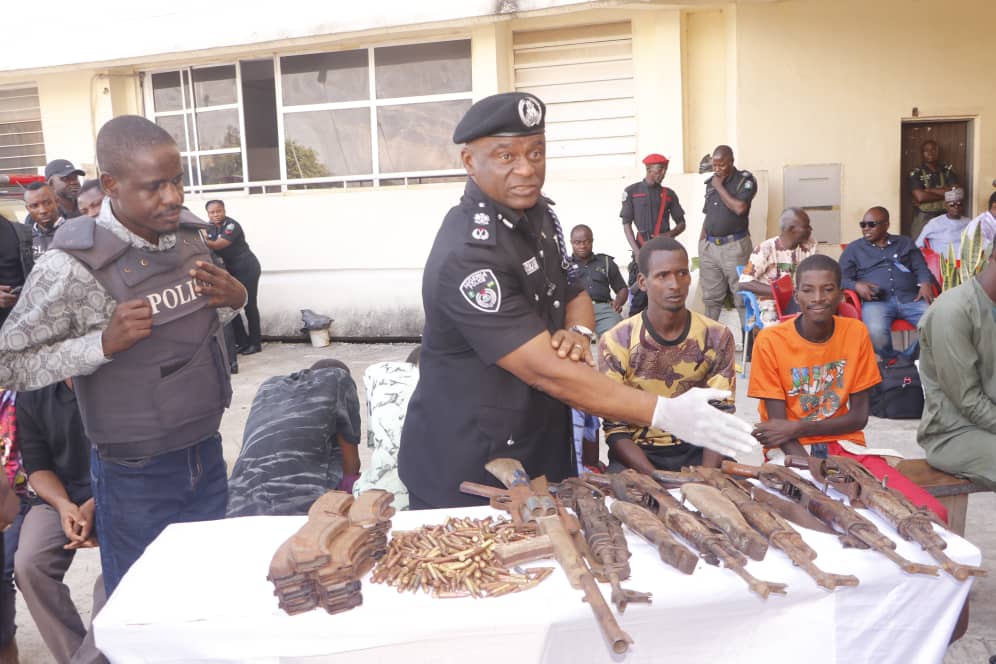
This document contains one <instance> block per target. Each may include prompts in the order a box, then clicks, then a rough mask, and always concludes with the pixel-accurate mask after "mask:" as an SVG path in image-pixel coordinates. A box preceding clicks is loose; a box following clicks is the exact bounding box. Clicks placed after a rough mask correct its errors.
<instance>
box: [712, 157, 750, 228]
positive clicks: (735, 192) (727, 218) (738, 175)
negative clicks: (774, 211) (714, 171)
mask: <svg viewBox="0 0 996 664" xmlns="http://www.w3.org/2000/svg"><path fill="white" fill-rule="evenodd" d="M723 187H725V188H726V191H728V192H730V195H731V196H733V197H734V198H736V199H737V200H740V201H745V202H746V203H747V211H746V212H744V214H742V215H738V214H736V213H734V212H733V210H731V209H730V208H728V207H726V205H725V204H724V203H723V199H722V198H720V197H719V192H717V191H716V189H715V187H713V186H712V184H711V181H710V180H707V181H706V192H705V206H703V208H702V212H703V213H704V214H705V222H704V224H705V232H706V234H707V235H712V236H714V237H722V236H724V235H733V234H734V233H746V232H747V230H748V228H749V226H750V222H749V220H748V219H747V215H748V214H749V213H750V202H751V201H752V200H754V196H755V195H756V194H757V181H756V180H755V179H754V176H753V175H751V174H750V171H738V170H736V169H734V170H733V172H732V173H731V174H730V175H729V176H728V177H727V178H726V179H725V180H723Z"/></svg>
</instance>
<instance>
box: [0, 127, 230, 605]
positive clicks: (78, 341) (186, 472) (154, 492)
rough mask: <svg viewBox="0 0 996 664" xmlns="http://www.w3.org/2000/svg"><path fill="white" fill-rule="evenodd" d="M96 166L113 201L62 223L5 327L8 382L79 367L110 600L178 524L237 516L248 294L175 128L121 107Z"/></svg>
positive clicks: (19, 383)
mask: <svg viewBox="0 0 996 664" xmlns="http://www.w3.org/2000/svg"><path fill="white" fill-rule="evenodd" d="M97 161H98V163H99V166H100V171H101V173H100V181H101V186H102V187H103V189H104V191H105V192H106V193H107V197H108V198H109V199H110V201H109V203H110V204H109V205H105V206H103V207H102V209H101V212H100V213H99V214H98V215H97V217H96V219H94V218H92V217H80V218H78V219H76V220H75V221H74V222H73V223H72V224H67V225H65V226H64V227H63V228H61V229H60V230H59V232H57V233H56V236H55V238H54V241H53V243H52V245H51V247H50V249H49V251H47V252H46V253H45V254H44V255H43V256H42V257H41V258H39V260H38V262H37V263H36V265H35V268H34V270H33V271H32V272H31V275H30V276H29V278H28V281H27V282H26V283H25V285H24V290H23V293H22V295H21V297H20V299H19V301H18V303H17V304H16V305H15V307H14V309H13V310H12V311H11V314H10V317H9V318H8V320H7V323H6V324H5V325H4V327H3V330H2V332H0V384H2V385H5V386H8V387H12V388H15V389H19V390H21V389H35V388H38V387H42V386H45V385H50V384H52V383H55V382H57V381H61V380H64V379H66V378H69V377H72V378H73V385H74V388H75V390H76V396H77V399H78V402H79V407H80V414H81V416H82V418H83V425H84V428H85V430H86V434H87V437H88V438H89V439H90V441H91V442H92V443H93V448H92V452H91V458H90V465H91V474H92V478H93V497H94V502H95V507H96V519H97V536H98V539H99V541H100V558H101V564H102V567H103V573H104V585H105V587H106V590H107V594H108V596H110V595H111V593H112V592H113V591H114V588H115V587H116V586H117V584H118V582H119V581H120V580H121V577H122V576H124V574H125V572H126V571H127V570H128V568H129V567H130V566H131V565H132V563H134V562H135V560H137V559H138V557H139V556H140V555H141V554H142V552H143V551H144V550H145V547H146V546H147V545H148V544H149V543H150V542H152V540H153V539H155V537H156V536H157V535H158V534H159V533H160V532H161V531H162V530H163V529H164V528H165V527H166V526H167V525H169V524H171V523H176V522H182V521H200V520H208V519H219V518H222V517H224V515H225V507H226V504H227V500H228V486H227V480H226V477H225V462H224V459H223V457H222V448H221V436H220V435H219V434H218V424H219V423H220V421H221V415H222V413H223V412H224V410H225V408H226V407H227V406H228V403H229V401H230V398H231V383H230V380H229V376H228V362H227V360H226V359H225V348H224V340H223V336H222V335H221V334H220V333H219V330H220V329H221V325H222V324H223V323H224V322H225V321H227V320H228V319H229V318H231V317H232V315H233V310H234V309H238V308H241V307H242V306H244V304H245V301H246V290H245V288H244V287H243V286H242V285H241V284H240V283H239V282H238V281H236V280H235V279H234V278H233V277H232V276H230V275H229V274H228V273H227V272H226V271H225V270H223V269H221V268H218V267H216V266H215V265H214V264H212V262H211V257H210V253H209V250H208V248H207V246H206V245H205V244H204V240H203V239H202V237H201V234H200V230H201V229H206V228H207V224H205V223H204V222H201V221H200V220H198V219H197V218H196V217H194V216H193V215H191V214H190V213H189V212H187V211H186V210H183V208H182V206H183V168H182V165H181V160H180V153H179V150H178V149H177V146H176V143H175V142H174V140H173V139H172V138H171V137H170V135H169V134H168V133H167V132H165V131H164V130H163V129H161V128H160V127H158V126H157V125H155V124H154V123H152V122H150V121H149V120H146V119H145V118H142V117H139V116H129V115H125V116H120V117H116V118H114V119H112V120H110V121H109V122H107V124H105V125H104V126H103V127H102V128H101V130H100V132H99V133H98V134H97Z"/></svg>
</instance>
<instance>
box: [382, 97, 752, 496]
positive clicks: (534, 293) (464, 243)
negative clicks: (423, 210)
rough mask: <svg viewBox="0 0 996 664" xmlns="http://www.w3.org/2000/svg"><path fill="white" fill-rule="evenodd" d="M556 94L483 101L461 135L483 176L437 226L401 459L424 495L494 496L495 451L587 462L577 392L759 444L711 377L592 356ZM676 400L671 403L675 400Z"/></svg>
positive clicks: (711, 436)
mask: <svg viewBox="0 0 996 664" xmlns="http://www.w3.org/2000/svg"><path fill="white" fill-rule="evenodd" d="M545 113H546V109H545V107H544V105H543V103H542V102H541V101H540V100H539V99H537V98H536V97H534V96H533V95H530V94H526V93H519V92H513V93H503V94H498V95H493V96H490V97H486V98H484V99H482V100H480V101H479V102H477V103H476V104H474V105H473V106H472V107H471V108H470V110H468V111H467V114H466V115H465V116H464V117H463V119H462V120H461V121H460V123H459V124H458V125H457V128H456V130H455V131H454V134H453V140H454V142H456V143H463V144H465V145H464V147H463V149H462V151H461V159H462V161H463V165H464V167H465V169H466V170H467V173H468V175H469V176H470V178H469V179H468V181H467V185H466V189H465V191H464V195H463V197H462V199H461V200H460V204H459V205H457V206H456V207H454V208H452V209H451V210H450V211H449V213H448V214H447V215H446V218H445V219H444V220H443V223H442V226H441V228H440V229H439V232H438V234H437V235H436V239H435V242H434V244H433V248H432V251H431V252H430V254H429V258H428V261H427V262H426V266H425V271H424V273H423V277H422V300H423V306H424V308H425V330H424V332H423V337H422V354H421V358H420V363H419V382H418V385H417V387H416V388H415V393H414V394H413V395H412V398H411V401H410V402H409V405H408V413H407V416H406V418H405V425H404V429H403V431H402V434H401V447H400V451H399V457H398V463H399V471H400V475H401V480H402V481H403V482H404V483H405V485H406V486H407V487H408V490H409V492H410V501H411V506H412V508H413V509H420V508H428V507H449V506H457V505H474V504H481V503H482V502H483V501H482V499H480V498H475V497H473V496H469V495H466V494H462V493H460V490H459V485H460V482H462V481H464V480H471V481H475V482H481V483H485V484H491V485H493V486H497V485H498V483H497V480H495V478H493V477H491V475H490V474H489V473H488V472H487V471H486V470H485V469H484V464H485V463H487V461H489V460H490V459H493V458H497V457H512V458H515V459H518V460H519V461H521V462H522V464H523V466H524V467H525V469H526V472H527V473H529V474H530V475H531V476H535V475H546V476H547V478H548V479H549V480H551V481H554V482H556V481H559V480H561V479H563V478H565V477H568V476H570V475H573V474H575V472H576V465H575V460H574V450H573V440H572V430H571V420H570V409H569V407H568V406H567V403H569V404H570V405H572V406H575V407H578V408H581V409H583V410H585V411H588V412H593V413H595V414H598V415H603V416H608V417H612V418H614V419H618V420H623V421H631V422H636V423H640V424H643V425H648V424H651V423H657V425H659V426H661V427H663V428H667V429H668V430H669V431H675V427H677V428H678V429H680V431H681V432H682V433H679V434H677V435H680V436H681V437H682V438H683V439H686V440H693V441H697V442H699V443H700V444H703V445H708V446H710V447H713V448H717V447H718V448H721V449H723V450H725V451H726V452H725V453H730V452H733V451H735V449H741V450H747V449H752V448H753V446H752V443H751V439H750V437H749V431H750V426H749V425H747V424H746V423H745V422H742V421H740V420H737V419H736V418H735V417H733V416H729V415H726V414H723V413H719V412H718V411H716V410H712V409H711V406H709V405H708V399H716V398H728V397H729V393H726V392H722V391H719V390H701V391H696V392H695V393H689V394H692V397H691V398H689V399H684V396H685V395H682V397H680V398H678V399H659V398H657V397H655V396H654V395H652V394H649V393H646V392H641V391H639V390H635V389H632V388H628V387H624V386H622V385H619V384H618V383H615V382H613V381H612V380H611V379H609V378H607V377H605V376H602V375H601V374H599V373H597V372H595V371H594V370H592V366H593V365H594V361H593V360H592V358H591V354H590V345H589V342H590V336H591V330H590V328H591V326H592V325H593V314H592V305H591V299H590V298H589V297H588V294H587V293H586V292H585V291H584V289H583V288H581V286H580V285H579V284H578V283H577V282H576V281H575V280H574V279H573V276H574V275H569V272H568V269H569V262H568V260H567V249H566V246H565V242H564V238H563V233H562V229H561V227H560V223H559V221H557V218H556V215H555V214H554V213H553V209H552V201H550V200H549V199H546V198H544V197H543V196H542V195H541V193H540V191H541V189H542V187H543V183H544V181H545V177H546V152H545V150H546V139H545V134H544V116H545ZM663 402H670V403H663Z"/></svg>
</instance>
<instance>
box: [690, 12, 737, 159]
mask: <svg viewBox="0 0 996 664" xmlns="http://www.w3.org/2000/svg"><path fill="white" fill-rule="evenodd" d="M683 37H684V39H683V42H682V43H683V44H684V59H683V67H684V81H685V90H684V96H683V100H684V114H685V135H684V139H685V160H684V167H685V172H686V173H694V172H696V171H697V170H698V167H699V160H700V159H701V158H702V155H706V154H710V153H711V152H712V150H713V148H715V147H716V146H717V145H720V144H723V143H727V142H728V141H729V140H730V137H729V136H728V135H727V116H728V108H727V106H728V100H727V83H726V81H727V78H728V74H729V72H728V70H727V61H726V60H727V58H726V53H727V50H728V44H727V41H728V40H727V38H726V21H725V12H724V10H722V9H715V10H710V11H701V12H688V13H687V14H685V17H684V35H683Z"/></svg>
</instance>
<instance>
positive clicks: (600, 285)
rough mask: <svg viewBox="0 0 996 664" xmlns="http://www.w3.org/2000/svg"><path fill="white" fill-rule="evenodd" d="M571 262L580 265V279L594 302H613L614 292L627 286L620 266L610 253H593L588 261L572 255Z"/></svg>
mask: <svg viewBox="0 0 996 664" xmlns="http://www.w3.org/2000/svg"><path fill="white" fill-rule="evenodd" d="M571 262H572V263H574V264H575V265H577V266H578V275H579V280H580V282H581V285H583V286H584V288H585V290H587V291H588V295H589V296H591V300H592V302H611V301H612V294H613V293H618V292H619V291H621V290H622V289H623V288H626V280H625V279H623V277H622V274H620V273H619V266H618V265H616V262H615V261H614V260H612V256H609V255H608V254H592V256H591V258H589V259H588V262H587V263H585V262H583V261H582V260H581V259H580V258H577V257H576V256H571Z"/></svg>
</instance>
